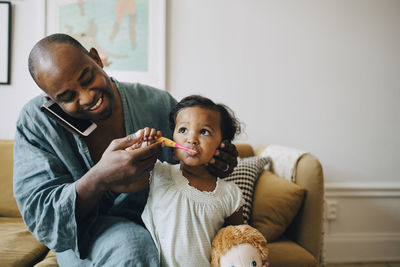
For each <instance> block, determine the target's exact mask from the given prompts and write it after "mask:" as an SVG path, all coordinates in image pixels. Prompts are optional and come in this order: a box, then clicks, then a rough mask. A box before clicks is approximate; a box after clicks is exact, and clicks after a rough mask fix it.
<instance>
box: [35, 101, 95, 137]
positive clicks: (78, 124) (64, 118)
mask: <svg viewBox="0 0 400 267" xmlns="http://www.w3.org/2000/svg"><path fill="white" fill-rule="evenodd" d="M40 110H41V111H43V112H44V113H45V114H46V115H48V116H49V117H51V118H52V119H54V120H56V121H57V122H58V123H60V124H61V125H62V126H64V127H65V128H66V129H67V130H69V131H70V132H72V133H73V134H76V135H80V136H88V135H89V134H90V133H92V132H93V131H94V129H96V127H97V125H96V123H94V122H92V121H90V120H83V119H77V118H74V117H72V116H70V115H68V114H67V113H65V111H64V110H62V108H61V107H60V106H59V105H58V104H57V103H56V102H54V101H53V100H49V101H47V102H46V103H44V104H43V105H42V107H41V108H40Z"/></svg>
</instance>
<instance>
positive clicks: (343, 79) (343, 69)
mask: <svg viewBox="0 0 400 267" xmlns="http://www.w3.org/2000/svg"><path fill="white" fill-rule="evenodd" d="M11 2H12V3H13V32H12V34H13V39H12V70H11V71H12V73H11V82H12V84H11V85H10V86H4V85H0V114H2V115H0V118H1V122H2V126H1V127H0V138H1V139H12V138H13V136H14V131H15V130H14V128H15V120H16V118H17V116H18V113H19V110H20V108H21V107H22V105H23V104H24V103H25V102H27V101H28V99H30V98H32V97H33V96H34V95H37V94H38V93H40V91H39V89H37V88H36V86H35V84H34V82H33V81H32V80H31V78H30V76H29V73H28V70H27V57H28V53H29V51H30V49H31V47H32V46H33V45H34V43H35V42H36V41H37V40H38V39H40V38H41V37H42V36H43V34H44V28H43V25H44V24H43V14H44V7H43V3H44V1H43V0H15V1H11ZM167 3H168V4H167V9H168V10H167V75H166V76H167V88H168V90H170V91H171V93H172V94H173V95H174V96H175V97H176V98H177V99H180V98H182V97H183V96H186V95H188V94H191V93H200V94H203V95H205V96H208V97H211V98H212V99H214V100H216V101H218V102H223V103H225V104H227V105H229V106H230V107H232V108H233V109H234V110H235V112H236V114H237V116H238V117H239V119H240V120H241V121H243V122H244V123H245V125H246V128H245V132H246V134H245V135H242V136H241V137H240V139H239V140H238V142H249V143H251V144H253V145H255V146H256V145H259V144H262V143H279V144H283V145H288V146H294V147H297V148H300V149H306V150H309V151H311V152H312V153H313V154H314V155H316V156H317V157H318V158H319V159H320V161H321V162H322V165H323V168H324V173H325V179H326V182H327V193H328V195H329V192H331V194H330V195H329V196H328V197H329V198H331V199H335V200H338V204H339V212H338V218H337V219H336V220H334V221H330V222H329V223H328V229H327V232H328V235H327V237H328V238H327V247H329V248H330V251H331V254H329V251H328V252H327V256H328V259H331V260H332V261H335V259H337V253H339V254H340V253H346V251H343V250H342V251H340V250H338V249H337V247H338V246H337V244H339V247H344V246H343V244H344V243H346V240H348V238H349V237H352V236H353V237H354V235H356V236H357V235H359V236H361V238H359V239H357V240H358V241H359V240H363V238H362V237H365V235H368V236H370V237H371V236H372V237H376V236H378V237H379V238H381V239H384V242H386V243H385V244H386V246H388V247H389V250H390V249H393V248H394V249H397V248H400V235H399V233H400V229H399V227H400V226H399V225H400V218H399V211H398V209H397V208H395V207H398V206H399V205H398V204H400V203H399V192H400V179H399V178H400V177H399V176H400V175H399V173H398V168H397V165H398V164H397V162H398V161H399V160H400V157H399V155H398V153H399V152H400V141H399V138H398V136H400V107H399V99H400V52H399V51H400V50H399V47H400V31H399V29H400V16H399V14H400V1H397V0H392V1H389V0H382V1H375V0H352V1H347V0H346V1H345V0H336V1H318V0H309V1H289V0H279V1H278V0H277V1H267V0H250V1H244V0H233V1H232V0H229V1H228V0H218V1H215V0H203V1H194V0H185V1H181V0H168V2H167ZM348 183H351V185H350V187H351V188H352V190H350V191H349V190H346V187H348ZM382 188H384V189H383V191H382ZM388 189H390V190H391V192H392V191H393V195H391V196H390V197H388V196H387V194H386V193H387V190H388ZM338 192H339V193H338ZM342 192H346V194H345V196H343V195H341V194H342ZM359 192H364V193H365V192H367V194H364V193H362V194H361V196H358V197H354V196H355V195H359ZM368 192H374V194H373V195H374V197H371V196H370V194H369V193H368ZM371 201H372V203H380V204H376V205H374V206H373V208H372V211H373V212H374V213H375V214H376V213H378V214H379V216H380V217H379V219H380V220H370V218H368V215H367V214H368V213H367V212H353V213H352V212H351V211H353V210H354V209H357V207H360V210H365V209H368V208H369V207H370V206H371ZM349 207H352V208H351V209H349ZM393 214H394V215H393ZM360 216H361V220H362V221H363V222H364V223H365V224H364V225H363V226H364V227H358V228H357V227H354V225H353V224H352V222H354V219H355V217H358V218H360ZM388 225H389V226H388ZM349 229H351V230H349ZM348 231H351V233H348ZM338 235H339V236H341V237H342V239H340V238H339V239H340V240H339V241H340V242H339V243H338V242H337V240H338V239H337V236H338ZM388 236H392V237H393V236H394V237H395V238H394V239H393V238H392V239H391V240H388V239H385V238H386V237H388ZM335 238H336V239H335ZM379 238H378V239H379ZM381 239H379V240H381ZM352 240H354V238H353V239H352ZM370 240H377V239H373V238H371V239H370ZM393 240H395V241H394V242H392V241H393ZM390 242H392V243H390ZM370 243H371V244H373V242H370ZM350 244H351V245H354V244H355V243H351V242H350ZM383 247H384V248H385V246H383ZM398 251H400V249H399V250H398ZM340 255H341V254H340ZM341 256H342V257H343V255H341ZM372 256H374V255H372ZM335 257H336V258H335ZM360 257H361V258H363V257H364V256H363V255H361V256H360ZM389 257H390V255H387V256H386V258H385V259H388V258H389ZM339 258H340V257H339ZM370 258H371V257H370ZM370 258H369V259H368V260H371V259H370ZM365 259H367V257H365ZM348 260H349V261H351V260H354V259H348Z"/></svg>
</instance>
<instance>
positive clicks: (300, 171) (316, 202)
mask: <svg viewBox="0 0 400 267" xmlns="http://www.w3.org/2000/svg"><path fill="white" fill-rule="evenodd" d="M296 183H297V184H298V185H300V186H302V187H303V188H305V189H306V192H305V195H304V200H303V204H302V206H301V208H300V210H299V212H298V214H297V216H296V217H295V219H294V220H293V222H292V224H291V226H290V228H289V229H288V234H289V235H290V236H291V238H292V239H293V240H294V241H295V242H297V243H298V244H300V245H301V246H302V247H304V248H305V249H307V250H308V251H309V252H311V254H313V255H314V257H315V258H316V259H317V261H319V259H320V256H321V255H320V253H321V248H322V238H323V212H324V210H323V205H324V176H323V171H322V166H321V163H320V162H319V161H318V159H317V158H316V157H314V156H313V155H311V154H306V155H304V156H303V157H301V158H300V160H299V162H298V164H297V169H296Z"/></svg>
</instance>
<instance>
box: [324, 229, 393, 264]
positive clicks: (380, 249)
mask: <svg viewBox="0 0 400 267" xmlns="http://www.w3.org/2000/svg"><path fill="white" fill-rule="evenodd" d="M325 250H326V251H329V253H328V254H327V255H326V257H325V261H326V262H327V263H352V262H390V261H400V253H399V252H400V233H365V234H363V233H357V234H330V235H328V236H326V237H325Z"/></svg>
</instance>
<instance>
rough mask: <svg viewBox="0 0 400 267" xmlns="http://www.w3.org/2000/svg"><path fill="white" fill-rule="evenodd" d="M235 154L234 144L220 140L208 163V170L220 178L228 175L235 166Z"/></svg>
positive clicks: (236, 154)
mask: <svg viewBox="0 0 400 267" xmlns="http://www.w3.org/2000/svg"><path fill="white" fill-rule="evenodd" d="M237 156H238V152H237V150H236V146H235V145H233V144H232V143H231V142H228V141H226V140H224V141H222V142H221V144H220V146H219V148H218V149H217V150H216V151H215V154H214V157H213V158H212V159H211V160H210V162H209V164H208V171H209V172H210V173H211V174H212V175H214V176H216V177H220V178H225V177H227V176H229V174H231V173H232V172H233V169H234V168H235V167H236V166H237Z"/></svg>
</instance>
